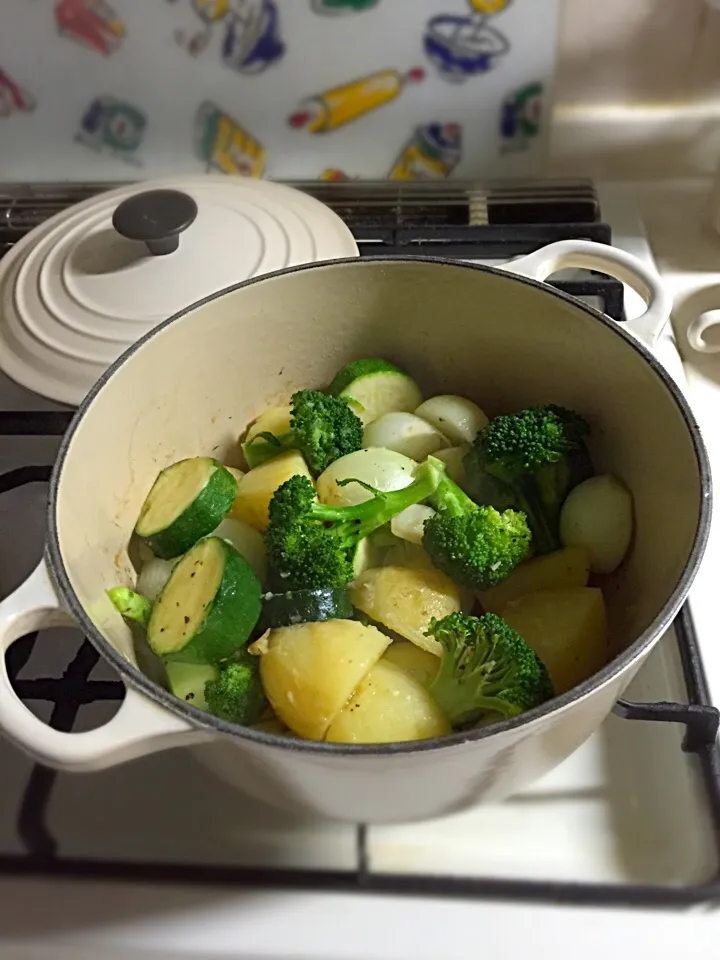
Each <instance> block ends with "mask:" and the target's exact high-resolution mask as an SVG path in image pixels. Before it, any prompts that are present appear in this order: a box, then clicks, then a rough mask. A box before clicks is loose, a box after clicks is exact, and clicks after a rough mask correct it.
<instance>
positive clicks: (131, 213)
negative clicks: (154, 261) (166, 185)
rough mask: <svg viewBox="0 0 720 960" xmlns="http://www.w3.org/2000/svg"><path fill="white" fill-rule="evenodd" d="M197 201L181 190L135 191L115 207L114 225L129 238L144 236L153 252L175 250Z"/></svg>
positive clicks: (195, 209)
mask: <svg viewBox="0 0 720 960" xmlns="http://www.w3.org/2000/svg"><path fill="white" fill-rule="evenodd" d="M197 212H198V208H197V204H196V203H195V201H194V200H193V198H192V197H189V196H188V195H187V194H186V193H181V192H180V191H179V190H146V191H145V193H136V194H134V196H132V197H128V198H127V200H123V202H122V203H121V204H120V205H119V206H117V207H116V208H115V212H114V213H113V218H112V225H113V227H114V228H115V229H116V230H117V232H118V233H119V234H121V235H122V236H123V237H127V238H128V240H141V241H142V242H143V243H144V244H145V246H146V247H147V248H148V250H149V251H150V253H152V254H154V255H155V256H163V255H164V254H166V253H173V252H174V251H175V250H177V248H178V245H179V243H180V240H179V234H181V233H182V232H183V230H187V228H188V227H189V226H190V224H191V223H192V222H193V220H194V219H195V217H196V216H197Z"/></svg>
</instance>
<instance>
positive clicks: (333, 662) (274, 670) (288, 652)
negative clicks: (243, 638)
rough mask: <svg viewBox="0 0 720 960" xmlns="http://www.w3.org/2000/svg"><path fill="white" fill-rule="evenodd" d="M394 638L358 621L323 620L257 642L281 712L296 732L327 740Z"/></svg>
mask: <svg viewBox="0 0 720 960" xmlns="http://www.w3.org/2000/svg"><path fill="white" fill-rule="evenodd" d="M389 643H390V640H389V638H388V637H386V636H385V634H383V633H381V632H380V631H379V630H377V629H376V628H375V627H371V626H365V625H364V624H362V623H358V622H357V621H355V620H324V621H321V622H319V623H299V624H296V625H294V626H292V627H280V628H278V629H275V630H270V631H269V632H268V633H267V634H265V635H264V636H263V637H261V638H260V640H258V641H257V642H256V643H254V644H253V645H252V648H251V652H253V653H259V654H260V657H261V659H260V679H261V680H262V685H263V688H264V689H265V694H266V696H267V698H268V700H269V701H270V704H271V706H272V708H273V710H274V711H275V714H276V716H277V717H278V719H279V720H281V721H282V722H283V723H284V724H285V725H286V726H287V727H289V728H290V729H291V730H292V731H293V733H296V734H298V735H299V736H301V737H305V738H306V739H308V740H322V739H324V737H325V734H326V732H327V729H328V727H329V726H330V724H331V723H332V721H333V720H334V719H335V717H336V716H337V714H338V713H339V712H340V711H341V710H342V708H343V707H344V706H345V704H346V703H347V702H348V700H349V699H350V697H351V696H352V694H353V693H354V691H355V689H356V687H357V686H358V685H359V683H360V682H361V680H362V679H363V677H364V676H365V674H366V673H367V672H368V670H370V668H371V667H372V666H373V665H374V664H375V663H376V662H377V661H378V660H379V659H380V657H381V656H382V655H383V653H384V652H385V650H386V649H387V647H388V644H389Z"/></svg>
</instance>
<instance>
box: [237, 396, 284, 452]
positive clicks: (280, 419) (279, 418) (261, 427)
mask: <svg viewBox="0 0 720 960" xmlns="http://www.w3.org/2000/svg"><path fill="white" fill-rule="evenodd" d="M291 417H292V412H291V410H290V404H285V406H282V407H270V408H269V409H268V410H266V411H265V412H264V413H261V414H260V416H259V417H258V418H257V420H255V421H254V423H251V424H250V426H249V427H248V432H247V436H246V437H245V443H247V442H248V441H249V440H252V438H253V437H256V436H257V435H258V434H259V433H272V434H273V435H274V436H276V437H278V436H280V434H281V433H286V432H287V431H288V430H289V429H290V418H291Z"/></svg>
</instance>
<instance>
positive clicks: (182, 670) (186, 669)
mask: <svg viewBox="0 0 720 960" xmlns="http://www.w3.org/2000/svg"><path fill="white" fill-rule="evenodd" d="M166 670H167V679H168V686H169V687H170V692H171V693H173V694H174V695H175V696H176V697H177V698H178V700H185V701H186V702H187V703H189V704H191V705H192V706H193V707H197V708H198V710H207V701H206V700H205V684H206V683H207V682H208V680H217V679H218V677H219V676H220V671H219V669H218V668H217V667H216V666H213V665H209V664H207V663H177V662H171V663H168V665H167V667H166Z"/></svg>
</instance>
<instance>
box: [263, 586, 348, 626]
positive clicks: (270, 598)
mask: <svg viewBox="0 0 720 960" xmlns="http://www.w3.org/2000/svg"><path fill="white" fill-rule="evenodd" d="M354 613H355V611H354V609H353V605H352V602H351V601H350V597H349V595H348V592H347V588H346V587H335V588H332V587H321V588H320V589H317V590H289V591H288V592H287V593H266V594H265V596H264V597H263V598H262V613H261V615H260V625H259V629H261V630H263V631H264V630H269V629H271V628H272V627H290V626H292V625H293V624H296V623H313V622H316V621H320V620H352V618H353V615H354Z"/></svg>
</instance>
